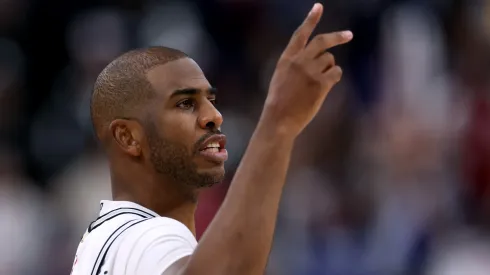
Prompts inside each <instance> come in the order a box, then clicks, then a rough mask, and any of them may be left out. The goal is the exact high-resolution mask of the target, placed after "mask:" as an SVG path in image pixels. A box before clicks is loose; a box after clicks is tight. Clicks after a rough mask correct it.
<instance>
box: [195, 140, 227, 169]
mask: <svg viewBox="0 0 490 275" xmlns="http://www.w3.org/2000/svg"><path fill="white" fill-rule="evenodd" d="M225 146H226V136H225V135H221V134H217V135H213V136H211V137H209V138H207V139H206V140H205V141H204V142H203V143H202V146H201V147H200V148H199V154H200V155H201V156H203V157H204V158H205V159H207V160H209V161H211V162H214V163H222V162H224V161H226V160H227V159H228V152H227V151H226V149H225Z"/></svg>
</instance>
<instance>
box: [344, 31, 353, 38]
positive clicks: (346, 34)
mask: <svg viewBox="0 0 490 275" xmlns="http://www.w3.org/2000/svg"><path fill="white" fill-rule="evenodd" d="M342 36H343V37H345V38H346V39H352V37H353V36H354V35H353V34H352V32H351V31H343V32H342Z"/></svg>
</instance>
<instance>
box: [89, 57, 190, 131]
mask: <svg viewBox="0 0 490 275" xmlns="http://www.w3.org/2000/svg"><path fill="white" fill-rule="evenodd" d="M186 57H188V56H187V55H186V54H185V53H183V52H181V51H179V50H176V49H172V48H167V47H150V48H144V49H137V50H133V51H130V52H127V53H125V54H123V55H122V56H120V57H118V58H117V59H115V60H114V61H112V62H111V63H110V64H109V65H108V66H107V67H106V68H105V69H104V70H103V71H102V72H101V73H100V75H99V76H98V78H97V80H96V82H95V86H94V91H93V94H92V100H91V105H90V113H91V117H92V123H93V126H94V130H95V132H96V133H97V137H98V138H99V139H103V136H102V135H103V132H104V131H102V130H103V129H104V128H105V127H107V126H108V125H109V124H110V123H111V121H113V120H114V119H117V118H126V117H134V116H136V114H138V113H140V111H141V109H142V108H144V104H145V102H146V101H147V100H149V99H151V98H153V96H154V95H155V93H154V91H153V87H152V85H151V83H150V82H149V81H148V79H147V73H148V71H149V70H151V69H153V68H155V67H156V66H159V65H163V64H166V63H168V62H171V61H175V60H178V59H181V58H186Z"/></svg>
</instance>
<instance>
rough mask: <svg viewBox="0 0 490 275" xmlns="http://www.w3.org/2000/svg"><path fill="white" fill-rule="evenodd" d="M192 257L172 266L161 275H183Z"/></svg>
mask: <svg viewBox="0 0 490 275" xmlns="http://www.w3.org/2000/svg"><path fill="white" fill-rule="evenodd" d="M190 258H191V257H190V256H185V257H183V258H181V259H179V260H177V261H176V262H174V263H173V264H171V265H170V266H169V267H168V268H167V269H166V270H165V271H164V272H163V273H162V274H161V275H183V274H184V269H185V267H186V266H187V262H188V261H189V259H190Z"/></svg>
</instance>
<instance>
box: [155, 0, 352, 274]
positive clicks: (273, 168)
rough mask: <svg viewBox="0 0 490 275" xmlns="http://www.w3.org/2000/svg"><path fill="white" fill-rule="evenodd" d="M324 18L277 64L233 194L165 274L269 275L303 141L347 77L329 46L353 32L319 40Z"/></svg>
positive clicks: (318, 11)
mask: <svg viewBox="0 0 490 275" xmlns="http://www.w3.org/2000/svg"><path fill="white" fill-rule="evenodd" d="M322 12H323V7H322V6H321V5H320V4H315V6H314V7H313V9H312V10H311V12H310V13H309V14H308V16H307V18H306V19H305V21H304V22H303V24H302V25H301V26H300V27H299V28H298V29H297V30H296V32H295V33H294V35H293V36H292V38H291V40H290V42H289V44H288V46H287V47H286V49H285V50H284V52H283V54H282V56H281V58H280V59H279V61H278V63H277V67H276V70H275V73H274V76H273V78H272V80H271V83H270V88H269V93H268V96H267V100H266V103H265V106H264V110H263V113H262V116H261V118H260V121H259V124H258V126H257V128H256V130H255V132H254V134H253V136H252V139H251V140H250V143H249V146H248V148H247V150H246V152H245V155H244V157H243V159H242V162H241V164H240V166H239V168H238V170H237V173H236V174H235V177H234V179H233V182H232V184H231V187H230V190H229V191H228V194H227V196H226V198H225V201H224V202H223V204H222V206H221V208H220V210H219V211H218V213H217V214H216V217H215V218H214V220H213V221H212V222H211V224H210V226H209V227H208V229H207V231H206V232H205V234H204V235H203V237H202V239H201V241H200V243H199V245H198V246H197V249H196V250H195V252H194V254H193V255H192V256H191V257H188V258H185V259H182V260H180V261H178V262H176V263H175V264H174V265H173V266H172V267H171V268H170V269H169V270H167V271H166V272H165V273H164V275H175V274H182V275H204V274H206V275H211V274H212V275H231V274H233V275H241V274H244V275H245V274H246V275H254V274H263V273H264V270H265V267H266V264H267V259H268V255H269V253H270V249H271V245H272V239H273V234H274V228H275V225H276V218H277V212H278V207H279V202H280V198H281V193H282V190H283V187H284V183H285V179H286V174H287V171H288V166H289V161H290V158H291V152H292V149H293V145H294V142H295V139H296V137H297V136H298V135H299V134H300V133H301V131H302V130H303V129H304V128H305V127H306V125H308V123H309V122H310V121H311V120H312V119H313V117H314V116H315V115H316V114H317V112H318V110H319V109H320V107H321V105H322V103H323V101H324V100H325V97H326V95H327V94H328V92H329V91H330V89H331V88H332V87H333V86H334V85H335V84H336V83H337V82H338V81H339V80H340V79H341V75H342V71H341V69H340V68H339V67H338V66H336V65H335V60H334V58H333V56H332V55H331V54H330V53H326V50H327V49H328V48H331V47H333V46H336V45H339V44H343V43H346V42H348V41H350V40H351V39H352V33H350V32H337V33H330V34H322V35H318V36H316V37H315V38H314V39H313V40H312V41H311V42H310V43H309V44H308V45H307V43H308V39H309V37H310V36H311V34H312V32H313V30H314V28H315V26H316V25H317V24H318V22H319V20H320V18H321V15H322Z"/></svg>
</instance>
